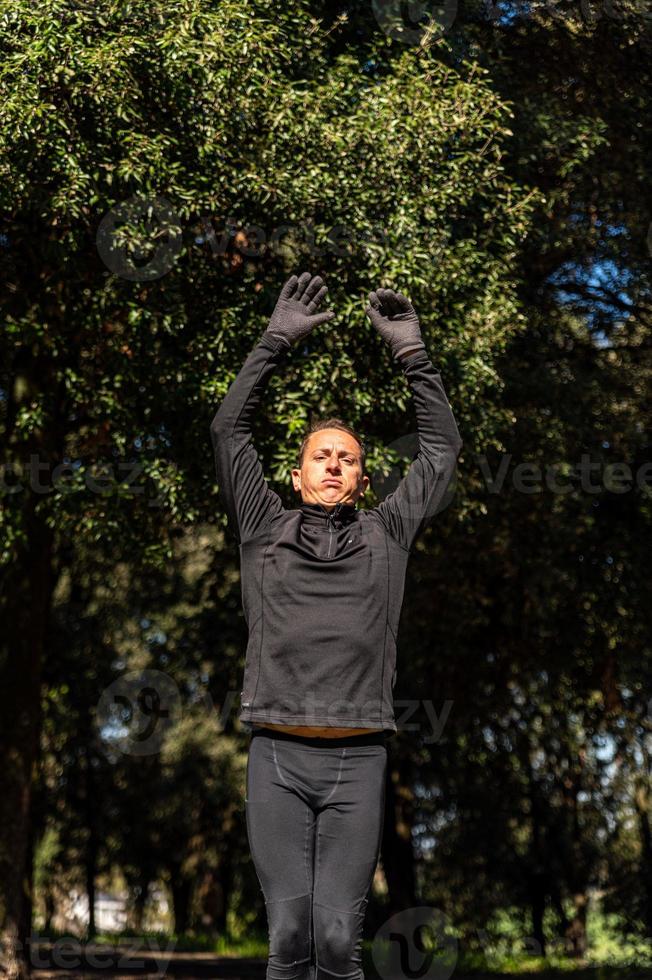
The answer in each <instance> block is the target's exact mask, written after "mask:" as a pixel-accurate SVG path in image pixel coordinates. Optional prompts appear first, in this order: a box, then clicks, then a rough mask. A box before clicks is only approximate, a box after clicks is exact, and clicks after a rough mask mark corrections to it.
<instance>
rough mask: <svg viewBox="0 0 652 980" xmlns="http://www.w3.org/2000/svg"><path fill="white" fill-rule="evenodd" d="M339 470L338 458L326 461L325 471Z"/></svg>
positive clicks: (332, 457)
mask: <svg viewBox="0 0 652 980" xmlns="http://www.w3.org/2000/svg"><path fill="white" fill-rule="evenodd" d="M339 468H340V461H339V459H338V457H337V456H331V457H330V459H329V460H328V462H327V463H326V469H327V470H339Z"/></svg>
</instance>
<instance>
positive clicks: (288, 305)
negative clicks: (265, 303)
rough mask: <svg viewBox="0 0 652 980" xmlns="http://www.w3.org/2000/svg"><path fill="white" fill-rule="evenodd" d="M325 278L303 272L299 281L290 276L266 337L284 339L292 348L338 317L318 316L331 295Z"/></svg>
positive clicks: (333, 314)
mask: <svg viewBox="0 0 652 980" xmlns="http://www.w3.org/2000/svg"><path fill="white" fill-rule="evenodd" d="M323 282H324V280H323V279H322V278H321V276H311V275H310V273H309V272H303V273H302V274H301V276H300V277H299V278H297V276H290V278H289V279H288V281H287V282H286V283H285V285H284V286H283V289H282V290H281V293H280V295H279V298H278V301H277V303H276V306H275V307H274V312H273V313H272V317H271V320H270V321H269V325H268V327H267V330H266V331H265V333H266V334H272V335H273V336H274V337H283V338H285V340H287V341H289V343H290V344H294V343H296V342H297V341H298V340H301V338H302V337H305V336H306V335H307V334H309V333H310V331H311V330H313V329H314V328H315V327H318V326H319V325H320V324H322V323H326V321H327V320H331V319H332V318H333V317H334V316H335V313H334V311H333V310H326V311H325V312H324V313H315V310H317V309H318V307H319V305H320V304H321V302H322V300H323V298H324V296H325V295H326V293H327V292H328V287H327V286H324V285H323Z"/></svg>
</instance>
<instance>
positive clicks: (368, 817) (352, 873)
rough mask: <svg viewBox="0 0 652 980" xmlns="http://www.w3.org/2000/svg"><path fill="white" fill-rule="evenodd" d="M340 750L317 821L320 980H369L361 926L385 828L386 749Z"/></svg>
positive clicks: (315, 918)
mask: <svg viewBox="0 0 652 980" xmlns="http://www.w3.org/2000/svg"><path fill="white" fill-rule="evenodd" d="M341 752H342V758H341V771H340V774H339V779H338V781H337V783H336V784H335V787H334V790H333V792H332V794H331V795H330V797H329V798H327V799H325V800H324V801H323V807H322V808H321V809H320V812H319V814H318V817H317V830H316V845H315V846H316V854H315V878H314V890H313V927H314V937H315V962H316V973H315V980H333V978H337V980H363V978H364V974H363V972H362V928H363V925H364V917H365V912H366V908H367V903H368V898H367V896H368V893H369V889H370V888H371V883H372V881H373V876H374V871H375V870H376V864H377V863H378V856H379V853H380V843H381V837H382V830H383V816H384V810H385V773H386V769H387V749H386V747H385V746H384V745H360V746H354V747H351V746H348V747H347V748H344V749H342V750H341Z"/></svg>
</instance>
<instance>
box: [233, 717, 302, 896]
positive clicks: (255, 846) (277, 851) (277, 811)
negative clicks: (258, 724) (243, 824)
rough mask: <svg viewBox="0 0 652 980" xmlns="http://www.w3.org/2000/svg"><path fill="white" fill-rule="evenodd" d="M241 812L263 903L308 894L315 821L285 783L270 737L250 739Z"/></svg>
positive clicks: (297, 795) (298, 796) (285, 778)
mask: <svg viewBox="0 0 652 980" xmlns="http://www.w3.org/2000/svg"><path fill="white" fill-rule="evenodd" d="M245 810H246V817H247V835H248V839H249V848H250V851H251V857H252V860H253V863H254V867H255V869H256V874H257V876H258V880H259V882H260V885H261V888H262V892H263V895H264V897H265V901H266V902H268V903H269V902H278V901H283V900H287V899H291V898H298V897H300V896H304V895H307V894H310V893H311V892H312V887H313V858H314V833H315V816H314V814H313V811H312V809H311V807H310V806H309V805H308V803H307V802H306V800H305V799H303V798H302V797H301V795H300V794H299V793H298V792H296V790H295V788H294V787H292V786H291V785H289V784H288V779H287V777H286V776H285V775H284V772H283V769H282V768H281V767H280V766H279V762H278V758H277V754H276V748H275V746H274V742H273V740H272V739H270V738H262V737H255V736H254V737H253V738H252V740H251V743H250V746H249V754H248V758H247V793H246V799H245Z"/></svg>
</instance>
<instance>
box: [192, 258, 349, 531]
mask: <svg viewBox="0 0 652 980" xmlns="http://www.w3.org/2000/svg"><path fill="white" fill-rule="evenodd" d="M321 285H322V280H321V279H320V278H319V277H318V276H317V277H315V278H312V277H311V276H310V275H309V273H304V274H303V275H302V276H301V277H300V278H297V276H292V277H291V278H290V279H288V281H287V282H286V283H285V285H284V287H283V289H282V291H281V294H280V296H279V299H278V302H277V304H276V307H275V309H274V313H273V314H272V318H271V320H270V322H269V325H268V327H267V329H266V331H265V333H264V334H263V335H262V337H261V338H260V340H259V341H258V343H257V344H256V346H255V347H254V349H253V350H252V352H251V353H250V354H249V356H248V357H247V360H246V361H245V363H244V365H243V366H242V368H241V369H240V372H239V374H238V376H237V377H236V379H235V381H233V383H232V385H231V387H230V388H229V390H228V391H227V393H226V396H225V397H224V400H223V401H222V404H221V405H220V407H219V409H218V410H217V413H216V415H215V418H214V419H213V421H212V423H211V428H210V432H211V442H212V444H213V452H214V454H215V468H216V471H217V480H218V483H219V488H220V494H221V496H222V500H223V503H224V507H225V510H226V513H227V517H228V519H229V524H230V526H231V528H232V530H233V532H234V534H235V536H236V539H237V541H238V544H242V542H244V541H246V540H248V539H249V538H252V537H254V535H256V534H258V533H259V532H260V531H261V530H262V529H263V528H264V527H266V525H267V524H268V523H269V522H270V521H272V520H273V519H274V518H275V517H276V516H277V515H278V514H280V513H281V512H282V510H283V504H282V502H281V499H280V497H279V496H278V494H276V493H274V491H273V490H271V489H270V487H269V486H268V484H267V481H266V480H265V477H264V474H263V468H262V465H261V462H260V459H259V457H258V453H257V452H256V450H255V448H254V446H253V444H252V440H251V426H252V421H253V419H254V417H255V415H256V412H257V410H258V407H259V405H260V402H261V399H262V396H263V394H264V391H265V388H266V387H267V382H268V381H269V378H270V376H271V375H272V373H273V371H274V370H275V368H276V367H277V365H278V364H279V363H280V361H281V360H282V358H283V357H284V355H285V354H286V352H287V351H288V350H289V349H290V347H291V346H292V344H293V343H294V342H295V341H296V340H298V339H300V338H301V337H303V336H305V334H307V333H309V332H310V330H312V329H313V327H315V326H317V324H318V323H323V322H324V321H325V320H326V319H330V318H331V317H332V316H333V315H334V314H333V313H332V311H329V312H328V313H320V314H317V315H314V311H315V310H316V309H317V306H318V305H319V303H320V302H321V300H322V299H323V297H324V295H325V294H326V287H323V288H321Z"/></svg>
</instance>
